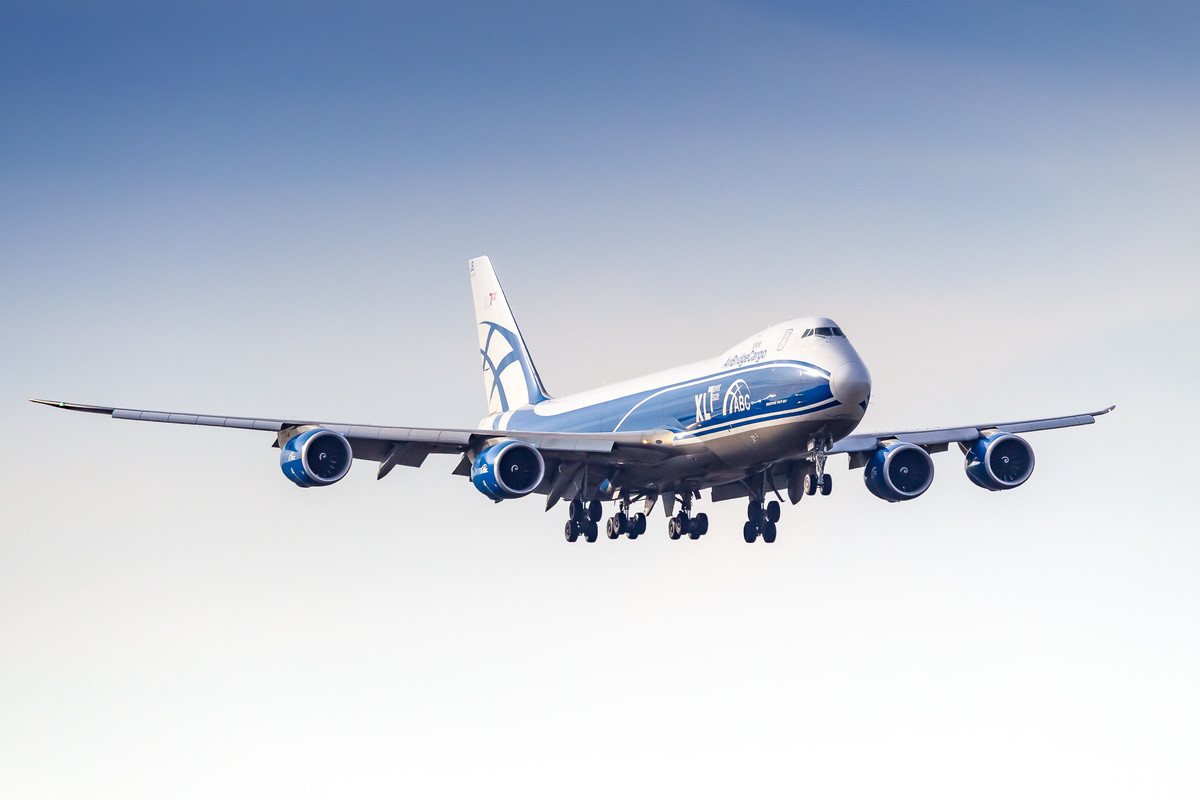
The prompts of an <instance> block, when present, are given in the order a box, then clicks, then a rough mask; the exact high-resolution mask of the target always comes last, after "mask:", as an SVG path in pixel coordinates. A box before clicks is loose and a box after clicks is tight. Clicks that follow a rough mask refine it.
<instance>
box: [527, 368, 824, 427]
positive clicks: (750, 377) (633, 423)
mask: <svg viewBox="0 0 1200 800" xmlns="http://www.w3.org/2000/svg"><path fill="white" fill-rule="evenodd" d="M836 405H839V403H838V402H837V401H836V400H834V399H833V394H832V391H831V390H830V387H829V372H828V371H826V370H824V369H821V368H820V367H817V366H815V365H813V364H810V363H807V362H803V361H771V362H766V363H760V364H756V365H754V366H749V367H739V368H735V369H724V370H720V371H717V372H713V373H710V374H708V375H703V376H699V377H696V378H693V379H690V380H687V381H680V382H676V383H673V384H670V385H667V386H664V387H657V388H650V389H646V390H644V391H640V392H636V393H632V394H629V395H625V396H622V397H617V398H612V399H610V400H605V401H601V402H598V403H594V404H591V405H587V406H583V407H581V408H575V409H571V410H567V411H562V412H559V413H553V401H550V404H549V406H548V405H545V404H544V405H541V406H540V408H539V410H541V411H543V413H538V411H535V410H534V409H533V408H532V407H526V408H521V409H517V410H515V411H513V412H512V414H511V416H510V418H509V419H508V420H507V421H506V424H505V425H504V428H505V429H507V430H525V431H560V432H564V433H606V432H613V431H617V430H624V431H637V430H653V429H657V428H666V429H668V430H674V431H678V432H681V433H684V432H686V434H688V435H690V436H695V437H697V438H703V437H704V436H705V435H707V434H715V433H724V432H728V431H730V430H734V429H736V428H740V427H744V426H746V425H751V424H755V423H759V422H764V421H771V420H778V419H783V418H787V417H792V416H801V415H805V414H811V413H813V412H816V411H821V410H824V409H826V408H832V407H834V406H836ZM544 412H550V413H544Z"/></svg>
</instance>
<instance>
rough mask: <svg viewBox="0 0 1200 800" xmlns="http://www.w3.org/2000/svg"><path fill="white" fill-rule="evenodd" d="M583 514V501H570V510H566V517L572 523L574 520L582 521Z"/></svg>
mask: <svg viewBox="0 0 1200 800" xmlns="http://www.w3.org/2000/svg"><path fill="white" fill-rule="evenodd" d="M583 512H584V508H583V501H582V500H572V501H571V506H570V508H568V509H567V516H568V517H570V518H571V521H572V522H574V521H575V520H581V519H583Z"/></svg>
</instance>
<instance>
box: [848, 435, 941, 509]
mask: <svg viewBox="0 0 1200 800" xmlns="http://www.w3.org/2000/svg"><path fill="white" fill-rule="evenodd" d="M863 480H864V481H865V482H866V484H867V488H868V489H870V490H871V494H873V495H875V496H876V497H879V498H882V499H883V500H887V501H888V502H889V503H898V502H900V501H902V500H912V499H913V498H914V497H920V496H921V495H923V494H924V493H925V490H926V489H928V488H929V484H931V483H933V459H932V458H930V457H929V453H927V452H925V450H924V449H923V448H920V447H917V446H916V445H915V444H907V443H905V442H896V443H894V444H890V445H885V446H883V447H880V448H879V449H878V450H876V451H875V455H873V456H871V460H870V461H868V462H867V463H866V469H864V471H863Z"/></svg>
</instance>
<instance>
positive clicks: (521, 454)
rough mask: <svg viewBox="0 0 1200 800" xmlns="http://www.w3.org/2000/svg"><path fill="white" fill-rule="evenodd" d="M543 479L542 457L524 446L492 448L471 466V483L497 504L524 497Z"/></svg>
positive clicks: (482, 453)
mask: <svg viewBox="0 0 1200 800" xmlns="http://www.w3.org/2000/svg"><path fill="white" fill-rule="evenodd" d="M545 475H546V462H545V461H543V460H542V454H541V453H539V452H538V451H537V448H536V447H534V446H533V445H529V444H525V442H515V441H510V442H500V443H499V444H494V445H492V446H491V447H488V448H487V449H485V450H484V451H483V452H481V453H480V454H479V455H477V456H476V457H475V461H474V462H473V463H472V464H471V482H472V483H474V484H475V488H476V489H478V490H479V491H481V492H483V493H484V494H485V495H487V496H488V497H490V498H491V499H493V500H495V501H496V502H497V503H499V502H500V501H501V500H509V499H512V498H514V497H524V496H525V495H527V494H529V493H530V492H532V491H533V490H534V489H536V488H537V485H538V484H539V483H541V482H542V478H543V477H545Z"/></svg>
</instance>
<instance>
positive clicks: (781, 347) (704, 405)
mask: <svg viewBox="0 0 1200 800" xmlns="http://www.w3.org/2000/svg"><path fill="white" fill-rule="evenodd" d="M468 269H469V273H470V278H471V289H472V293H473V295H474V301H475V316H476V322H477V332H478V335H479V354H480V357H481V360H482V366H483V383H484V392H485V395H486V397H487V408H488V413H487V416H485V417H484V418H483V419H482V420H481V421H480V422H479V425H478V426H477V427H475V428H396V427H384V426H379V425H348V424H341V423H329V422H320V421H317V420H311V419H265V418H253V417H228V416H210V415H201V414H180V413H173V412H162V411H145V410H139V409H129V408H115V407H109V406H92V405H82V404H78V403H66V402H55V401H50V400H32V401H31V402H34V403H41V404H44V405H49V406H55V407H58V408H62V409H66V410H69V411H82V412H90V413H94V414H104V415H107V416H110V417H113V418H115V419H126V420H141V421H144V422H166V423H176V424H182V425H207V426H216V427H225V428H243V429H247V430H256V431H264V432H270V433H272V434H274V438H275V442H274V445H273V446H275V447H278V448H279V450H280V455H279V463H280V467H281V468H282V470H283V473H284V475H286V476H287V478H288V479H289V480H290V481H292V483H294V484H296V485H297V486H300V487H304V488H312V487H319V486H330V485H332V484H334V483H337V482H338V481H340V480H341V479H342V478H344V477H346V473H347V472H348V471H349V469H350V465H351V463H352V461H353V460H354V459H359V460H364V461H374V462H377V463H378V465H379V467H378V471H377V473H376V478H377V479H382V478H383V477H385V476H386V475H388V474H389V473H390V472H391V471H392V469H393V468H394V467H396V466H407V467H420V466H421V465H422V464H423V463H424V462H425V459H426V457H427V456H429V455H431V454H450V455H457V456H459V460H458V465H457V466H456V467H455V469H454V473H453V474H455V475H458V476H462V477H466V478H469V479H470V481H471V483H472V484H473V485H474V486H475V488H476V489H477V490H479V491H480V492H481V493H483V494H484V495H485V496H486V497H488V498H489V499H491V500H493V501H495V502H497V503H498V502H501V501H503V500H511V499H515V498H519V497H524V496H526V495H530V494H537V495H544V496H545V497H546V503H545V510H546V511H549V510H550V509H551V508H553V507H554V506H555V505H556V504H557V503H558V502H559V501H566V502H567V507H568V519H567V522H566V524H565V526H564V535H565V538H566V540H567V541H568V542H574V541H577V540H578V539H580V538H582V539H584V540H585V541H588V542H594V541H596V539H597V538H598V535H599V521H600V519H601V518H602V517H603V516H604V510H603V508H604V506H603V503H605V502H612V503H614V513H613V514H612V515H611V516H610V517H609V518H608V520H607V522H606V525H605V532H606V535H607V537H608V538H609V539H617V538H619V537H620V536H625V537H626V538H628V539H636V538H637V537H638V536H641V535H642V534H643V533H645V532H646V526H647V523H646V519H647V516H648V515H649V514H650V513H651V511H652V510H653V509H654V507H655V505H656V504H657V503H658V502H659V501H661V502H662V507H663V510H664V512H665V514H666V516H667V517H668V522H667V533H668V536H669V537H670V538H671V539H680V538H682V537H685V536H686V537H687V538H689V539H693V540H695V539H699V538H700V537H701V536H704V535H705V534H706V533H707V532H708V515H707V514H705V513H704V512H699V513H693V509H694V501H695V500H698V499H701V492H702V491H704V490H708V492H709V496H710V498H711V499H712V501H713V502H720V501H725V500H733V499H740V498H745V499H746V500H747V511H746V522H745V524H744V525H743V527H742V535H743V539H744V540H745V541H746V542H747V543H753V542H755V541H757V540H758V539H760V538H761V539H762V541H764V542H767V543H772V542H774V541H775V539H776V536H777V532H778V528H777V523H778V522H779V519H780V514H781V507H782V501H783V495H782V494H781V489H782V490H783V491H784V492H786V494H787V498H788V500H789V501H790V502H791V504H793V505H794V504H796V503H798V502H799V501H800V500H801V499H802V498H803V497H805V496H809V495H816V494H817V493H820V494H821V495H828V494H830V492H831V491H832V490H833V478H832V476H831V475H829V474H828V473H827V472H826V471H825V466H826V460H827V459H828V458H829V457H830V456H834V455H842V454H845V455H846V456H847V457H848V458H849V462H850V467H851V468H852V469H862V470H863V478H864V482H865V484H866V487H867V489H868V490H869V491H870V492H871V494H873V495H875V496H876V497H879V498H881V499H883V500H886V501H888V502H892V503H896V502H903V501H908V500H913V499H915V498H917V497H920V496H921V495H922V494H924V492H925V491H926V490H927V489H928V488H929V486H930V484H931V483H932V482H933V474H934V471H933V459H932V457H931V454H934V453H940V452H944V451H946V450H948V449H949V447H950V445H952V444H955V445H958V447H959V449H960V450H961V451H962V453H963V455H964V459H965V461H964V468H965V470H966V473H967V477H968V478H969V479H970V480H971V481H972V482H973V483H975V484H976V485H977V486H980V487H982V488H984V489H988V490H990V491H1007V490H1009V489H1015V488H1017V487H1018V486H1021V485H1022V484H1024V483H1025V482H1026V481H1027V480H1028V479H1029V476H1030V475H1031V474H1032V473H1033V467H1034V455H1033V449H1032V448H1031V447H1030V446H1029V444H1028V442H1026V441H1025V440H1024V439H1023V438H1021V437H1020V436H1019V435H1018V434H1021V433H1026V432H1031V431H1039V430H1048V429H1052V428H1067V427H1072V426H1076V425H1088V424H1091V423H1093V422H1095V419H1096V417H1099V416H1101V415H1104V414H1107V413H1109V412H1110V411H1112V410H1113V408H1115V406H1109V407H1108V408H1106V409H1103V410H1101V411H1095V412H1091V413H1088V414H1077V415H1073V416H1066V417H1050V418H1045V419H1034V420H1023V421H1018V422H1000V423H985V424H979V425H966V426H959V427H953V428H937V429H929V430H899V431H882V432H877V433H865V434H864V433H854V431H855V429H856V428H857V427H858V424H859V422H860V421H861V420H862V418H863V416H864V415H865V414H866V411H867V407H868V405H869V403H870V399H871V374H870V372H868V371H867V367H866V365H865V364H864V363H863V360H862V358H861V357H860V356H859V355H858V353H857V352H856V351H855V349H854V347H853V346H852V345H851V344H850V340H849V339H848V338H847V337H846V334H845V333H844V332H843V331H842V329H841V328H840V327H839V326H838V325H837V323H836V322H834V321H833V320H831V319H828V318H826V317H802V318H798V319H792V320H789V321H787V322H782V323H779V324H777V325H772V326H771V327H769V328H766V329H764V330H761V331H759V332H757V333H755V334H754V335H753V336H749V337H747V338H745V339H743V340H742V341H740V342H738V343H737V344H735V345H734V346H733V347H731V348H729V349H728V350H726V351H725V352H723V353H721V354H720V355H718V356H716V357H714V358H708V359H704V360H702V361H697V362H695V363H692V364H687V365H685V366H680V367H676V368H674V369H668V370H665V371H662V372H657V373H654V374H651V375H646V376H644V377H641V378H635V379H633V380H628V381H623V382H621V383H614V384H610V385H608V386H605V387H603V388H598V389H592V390H590V391H585V392H581V393H578V394H573V395H567V396H564V397H552V396H551V395H550V394H549V393H548V392H547V391H546V388H545V385H544V384H543V383H542V378H541V376H540V375H539V374H538V371H537V368H536V367H535V366H534V363H533V359H532V357H531V356H530V354H529V348H528V347H527V346H526V344H525V339H524V338H523V337H522V336H521V331H520V328H519V327H518V326H517V321H516V318H515V317H514V316H513V312H512V309H511V308H510V306H509V303H508V300H507V298H506V297H505V294H504V289H503V288H502V287H501V286H500V281H499V280H498V279H497V277H496V273H495V270H494V269H493V268H492V263H491V260H490V259H489V258H488V257H487V256H481V257H479V258H474V259H470V260H469V261H468ZM772 498H774V499H772ZM639 502H640V503H642V510H640V511H635V504H636V503H639Z"/></svg>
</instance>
